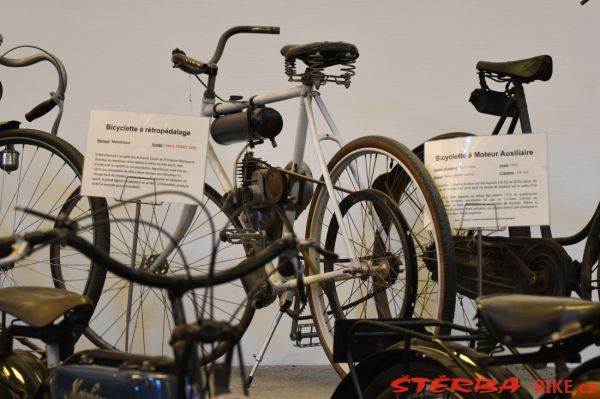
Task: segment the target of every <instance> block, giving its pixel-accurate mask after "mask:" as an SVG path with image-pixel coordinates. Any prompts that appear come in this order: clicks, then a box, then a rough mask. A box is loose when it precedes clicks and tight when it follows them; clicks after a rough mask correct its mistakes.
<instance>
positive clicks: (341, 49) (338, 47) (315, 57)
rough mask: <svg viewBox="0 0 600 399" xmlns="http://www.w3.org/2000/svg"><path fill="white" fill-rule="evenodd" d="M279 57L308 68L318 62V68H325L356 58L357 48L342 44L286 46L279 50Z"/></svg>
mask: <svg viewBox="0 0 600 399" xmlns="http://www.w3.org/2000/svg"><path fill="white" fill-rule="evenodd" d="M281 55H283V56H284V57H285V59H286V60H287V61H294V60H296V59H299V60H300V61H302V62H304V63H305V64H306V65H308V66H310V67H314V66H315V62H318V66H319V67H320V68H327V67H330V66H334V65H340V64H343V63H344V62H347V60H348V59H350V60H355V59H357V58H358V48H356V46H355V45H354V44H350V43H344V42H314V43H308V44H288V45H286V46H283V47H282V48H281Z"/></svg>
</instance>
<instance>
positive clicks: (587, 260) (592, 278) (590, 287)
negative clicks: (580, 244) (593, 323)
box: [579, 204, 600, 301]
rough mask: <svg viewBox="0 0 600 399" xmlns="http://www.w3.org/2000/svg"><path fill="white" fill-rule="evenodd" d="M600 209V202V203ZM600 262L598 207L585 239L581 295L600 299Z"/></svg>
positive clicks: (599, 217) (590, 298)
mask: <svg viewBox="0 0 600 399" xmlns="http://www.w3.org/2000/svg"><path fill="white" fill-rule="evenodd" d="M598 208H599V209H600V204H599V205H598ZM599 263H600V213H599V212H598V209H596V212H595V216H594V219H593V221H592V223H591V225H590V231H589V233H588V236H587V238H586V241H585V247H584V249H583V258H582V260H581V272H580V276H579V281H580V283H579V296H581V298H583V299H587V300H594V301H597V300H600V292H598V290H599V289H600V285H599V281H600V275H599V274H598V264H599Z"/></svg>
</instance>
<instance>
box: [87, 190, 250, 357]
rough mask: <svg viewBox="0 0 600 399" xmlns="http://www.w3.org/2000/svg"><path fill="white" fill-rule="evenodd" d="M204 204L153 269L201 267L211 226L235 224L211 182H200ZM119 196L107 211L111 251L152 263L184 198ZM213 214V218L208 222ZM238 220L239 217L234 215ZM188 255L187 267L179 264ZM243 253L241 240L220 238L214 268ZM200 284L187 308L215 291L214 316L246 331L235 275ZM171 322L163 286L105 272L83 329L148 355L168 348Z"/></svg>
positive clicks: (133, 261)
mask: <svg viewBox="0 0 600 399" xmlns="http://www.w3.org/2000/svg"><path fill="white" fill-rule="evenodd" d="M202 203H203V206H204V207H205V209H206V211H207V212H202V211H201V210H200V207H198V209H196V212H195V214H194V216H193V220H192V223H191V225H190V227H189V228H188V230H187V232H186V234H185V236H184V237H183V239H182V240H181V241H180V242H179V250H180V251H181V252H177V251H174V252H173V253H171V254H170V255H169V256H168V257H167V259H165V261H164V262H162V263H161V264H160V265H159V267H158V268H157V269H155V270H154V271H153V272H154V273H158V274H162V275H181V274H184V275H185V274H187V273H188V272H189V273H191V274H192V275H200V274H206V273H208V270H209V265H210V257H211V251H212V249H213V234H214V233H215V232H214V231H213V227H212V226H214V227H215V228H217V230H224V229H226V228H228V227H231V226H232V223H234V222H232V221H231V220H230V219H229V217H228V216H227V215H226V214H225V212H223V210H222V209H221V208H222V204H221V196H220V195H219V194H218V193H217V192H216V191H215V190H214V189H213V188H212V187H210V186H209V185H205V187H204V199H203V201H202ZM136 208H138V206H137V205H136V204H134V203H123V204H121V205H120V206H118V207H114V208H112V209H111V211H110V219H111V256H112V257H114V258H116V259H117V260H119V261H121V262H122V263H123V264H126V265H131V266H132V267H135V268H142V269H147V270H148V269H149V268H150V267H151V265H152V264H153V263H154V261H155V260H156V259H157V257H158V256H159V255H160V254H161V253H162V252H163V250H164V249H165V248H166V246H167V244H168V242H169V239H168V236H167V235H165V233H164V232H169V233H172V232H173V230H174V226H175V225H176V224H177V222H178V221H179V219H180V218H181V215H182V212H183V205H181V204H175V203H170V204H167V203H163V204H145V203H144V204H140V205H139V209H136ZM136 211H138V212H139V214H138V218H137V219H138V220H140V223H139V224H138V226H137V230H138V237H137V240H134V231H135V229H136ZM209 215H210V216H209ZM211 221H212V225H211ZM234 225H235V226H238V223H234ZM182 254H183V255H184V256H185V261H186V262H187V265H188V268H187V269H186V267H185V265H184V259H183V258H182ZM245 257H246V253H245V250H244V246H243V245H241V244H231V243H221V245H220V247H219V251H218V253H217V258H216V265H215V270H216V271H222V270H226V269H230V268H232V267H235V266H236V265H237V264H238V263H239V262H240V261H241V260H242V259H244V258H245ZM205 294H207V292H206V291H205V290H203V289H202V290H197V291H189V292H187V293H186V294H185V296H184V298H183V299H184V301H183V302H184V308H185V309H184V312H185V314H187V315H194V314H196V313H195V312H196V309H197V308H204V307H208V305H209V302H208V301H209V299H208V298H209V297H211V296H212V298H213V299H212V300H213V303H214V314H213V315H212V317H211V318H214V319H217V320H230V319H232V320H233V322H234V323H237V324H238V325H239V326H240V329H241V331H242V332H243V331H245V330H246V328H247V327H248V325H249V324H250V321H251V320H252V316H253V314H254V309H253V307H252V306H250V305H248V304H247V302H246V301H245V299H246V291H245V289H244V287H243V284H242V282H241V281H240V280H237V281H233V282H230V283H227V284H223V285H221V286H218V287H215V288H214V291H213V292H212V294H211V293H209V294H211V295H207V296H205ZM238 308H239V311H238V312H236V311H237V310H238ZM173 326H174V321H173V314H172V312H171V304H170V302H169V298H168V297H167V293H166V292H165V291H163V290H160V289H157V288H151V287H146V286H142V285H139V284H134V283H130V282H128V281H126V280H123V279H121V278H119V277H117V276H115V275H113V274H112V273H109V274H108V275H107V277H106V282H105V287H104V291H103V294H102V297H101V298H100V301H99V302H98V305H97V306H96V311H95V313H94V315H93V317H92V320H91V321H90V327H91V331H89V333H88V334H86V335H87V337H88V338H89V339H90V340H91V341H92V342H93V343H94V344H96V345H97V346H99V347H101V348H107V349H115V350H119V351H124V352H133V353H143V354H148V355H169V354H171V353H172V349H171V347H170V346H169V339H170V337H171V331H172V328H173ZM225 350H226V347H224V346H219V347H216V348H209V349H206V351H205V359H206V360H211V359H213V358H215V357H218V356H220V355H222V354H223V353H224V352H225Z"/></svg>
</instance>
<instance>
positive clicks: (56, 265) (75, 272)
mask: <svg viewBox="0 0 600 399" xmlns="http://www.w3.org/2000/svg"><path fill="white" fill-rule="evenodd" d="M28 132H29V131H23V132H20V134H19V136H18V137H1V138H0V150H1V151H16V152H17V153H18V154H19V155H18V157H19V160H18V163H17V164H15V165H17V169H16V170H13V171H11V172H10V173H9V172H7V171H6V170H4V169H2V170H0V235H1V236H6V235H10V234H14V233H23V232H28V231H35V230H39V229H43V228H52V227H53V226H54V221H53V220H49V219H44V218H41V217H39V216H35V215H31V214H26V213H24V212H22V211H19V210H15V207H21V208H31V209H34V210H37V211H40V212H43V213H47V214H49V215H50V216H53V217H56V216H58V213H59V212H60V211H61V209H64V207H65V204H67V203H69V204H70V206H69V209H70V212H68V213H67V216H68V217H70V218H80V217H83V218H87V217H89V216H90V214H91V213H92V209H93V208H92V205H91V200H89V199H88V198H82V197H81V196H78V195H77V196H73V193H74V192H78V190H79V187H80V184H81V181H80V177H81V173H80V167H81V155H80V154H78V153H77V154H75V155H73V154H69V151H67V150H65V149H64V148H61V147H63V146H64V144H60V141H59V139H58V138H56V137H54V136H50V135H49V134H46V133H40V132H37V133H28ZM45 137H46V138H45ZM70 151H73V152H75V150H74V149H72V150H70ZM73 157H75V158H73ZM3 167H6V165H4V164H3ZM78 234H80V235H81V236H82V237H83V238H85V239H87V240H90V241H93V242H96V243H97V244H98V245H100V246H101V247H102V246H103V244H102V243H99V242H98V234H97V231H96V228H95V225H94V224H93V223H89V225H88V226H86V228H84V229H82V231H81V232H80V233H78ZM49 248H50V255H49V254H48V249H44V250H40V251H36V252H35V253H33V254H31V255H29V256H27V257H26V258H24V259H22V260H21V261H19V262H17V263H16V264H14V265H11V266H7V267H5V268H3V270H2V271H1V272H0V287H6V286H14V285H27V286H50V287H51V286H56V287H59V288H66V289H68V290H70V291H73V292H77V293H82V294H88V295H91V296H94V293H93V292H90V291H89V274H90V270H91V261H89V260H88V259H87V258H85V257H84V256H83V255H81V254H78V253H76V252H75V251H72V250H70V249H69V248H65V247H61V245H60V244H58V243H54V244H51V245H50V246H49ZM50 265H52V266H50Z"/></svg>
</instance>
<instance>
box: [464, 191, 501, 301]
mask: <svg viewBox="0 0 600 399" xmlns="http://www.w3.org/2000/svg"><path fill="white" fill-rule="evenodd" d="M482 207H483V208H485V207H488V208H493V209H494V219H495V220H496V227H495V228H491V227H474V228H473V227H471V228H464V227H463V224H464V220H465V214H466V213H467V209H468V208H482ZM457 230H458V231H464V232H467V231H468V232H470V231H475V232H476V237H477V296H478V297H480V296H481V295H482V294H483V248H482V246H483V235H482V232H483V231H488V232H492V233H493V232H497V231H504V230H506V227H500V223H499V221H498V204H493V203H480V202H467V203H465V205H464V207H463V210H462V217H461V218H460V227H459V228H458V229H457Z"/></svg>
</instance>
